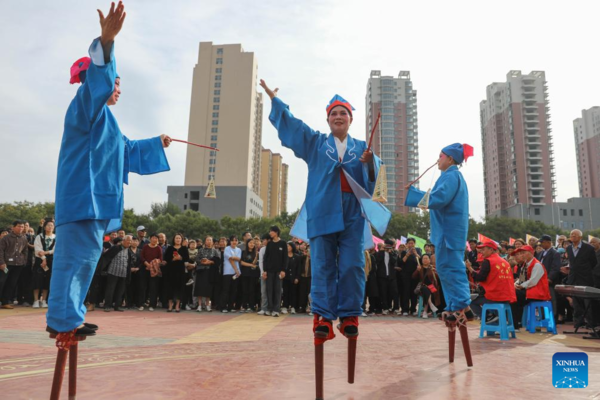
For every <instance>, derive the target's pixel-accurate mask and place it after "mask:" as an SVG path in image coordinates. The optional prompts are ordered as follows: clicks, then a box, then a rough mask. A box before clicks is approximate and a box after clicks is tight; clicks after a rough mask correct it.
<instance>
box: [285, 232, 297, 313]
mask: <svg viewBox="0 0 600 400" xmlns="http://www.w3.org/2000/svg"><path fill="white" fill-rule="evenodd" d="M287 252H288V253H287V254H288V266H287V270H286V272H285V278H284V279H283V282H282V284H283V307H282V308H281V313H282V314H287V313H288V311H289V312H290V314H296V308H298V289H299V287H300V286H299V284H300V280H299V279H298V278H299V276H300V256H299V255H298V254H297V252H296V244H295V243H294V242H291V241H290V242H287Z"/></svg>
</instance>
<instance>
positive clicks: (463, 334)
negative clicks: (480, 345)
mask: <svg viewBox="0 0 600 400" xmlns="http://www.w3.org/2000/svg"><path fill="white" fill-rule="evenodd" d="M458 329H459V330H460V340H461V342H462V345H463V350H464V351H465V357H466V358H467V366H469V367H472V366H473V358H472V357H471V346H470V345H469V333H468V332H467V326H466V325H463V324H461V325H459V328H458Z"/></svg>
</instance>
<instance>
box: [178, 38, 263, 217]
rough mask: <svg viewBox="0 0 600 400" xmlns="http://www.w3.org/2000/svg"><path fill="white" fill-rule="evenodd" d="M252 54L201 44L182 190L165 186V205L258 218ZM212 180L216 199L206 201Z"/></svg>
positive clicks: (258, 117)
mask: <svg viewBox="0 0 600 400" xmlns="http://www.w3.org/2000/svg"><path fill="white" fill-rule="evenodd" d="M257 70H258V66H257V62H256V57H255V56H254V53H251V52H246V51H244V49H243V48H242V46H241V45H240V44H228V45H213V44H212V42H202V43H200V50H199V54H198V63H197V64H196V66H195V67H194V75H193V83H192V99H191V105H190V125H189V132H188V140H189V141H190V142H194V143H201V144H206V145H209V146H211V147H217V148H218V149H219V151H207V150H203V149H199V148H197V147H194V146H188V148H187V158H186V166H185V182H184V185H185V186H169V187H168V189H167V191H168V193H169V202H172V203H174V204H177V205H179V207H180V208H181V209H182V210H187V209H191V210H195V211H200V212H201V213H203V214H205V215H207V216H209V217H211V218H221V217H223V216H226V215H229V216H232V217H260V216H262V215H263V209H262V200H261V199H260V194H259V192H260V160H261V136H262V113H263V104H262V94H260V93H258V92H257V90H256V85H257ZM212 179H214V181H215V187H216V193H217V199H211V198H204V193H205V191H206V188H207V186H208V183H209V182H210V181H211V180H212Z"/></svg>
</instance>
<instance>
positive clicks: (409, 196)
mask: <svg viewBox="0 0 600 400" xmlns="http://www.w3.org/2000/svg"><path fill="white" fill-rule="evenodd" d="M423 196H425V192H424V191H422V190H419V189H417V188H416V187H414V186H411V187H409V188H408V190H407V192H406V198H405V199H404V205H405V206H407V207H417V206H418V205H419V202H420V201H421V200H422V199H423Z"/></svg>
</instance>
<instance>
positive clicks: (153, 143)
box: [124, 136, 171, 175]
mask: <svg viewBox="0 0 600 400" xmlns="http://www.w3.org/2000/svg"><path fill="white" fill-rule="evenodd" d="M124 139H125V157H126V159H128V160H129V168H127V164H126V166H125V167H126V168H125V169H126V172H127V170H128V172H135V173H136V174H140V175H150V174H156V173H158V172H164V171H169V170H170V169H171V168H170V167H169V162H168V161H167V156H166V155H165V149H164V147H163V145H162V141H161V140H160V136H157V137H154V138H150V139H143V140H129V139H127V138H126V137H124Z"/></svg>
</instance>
